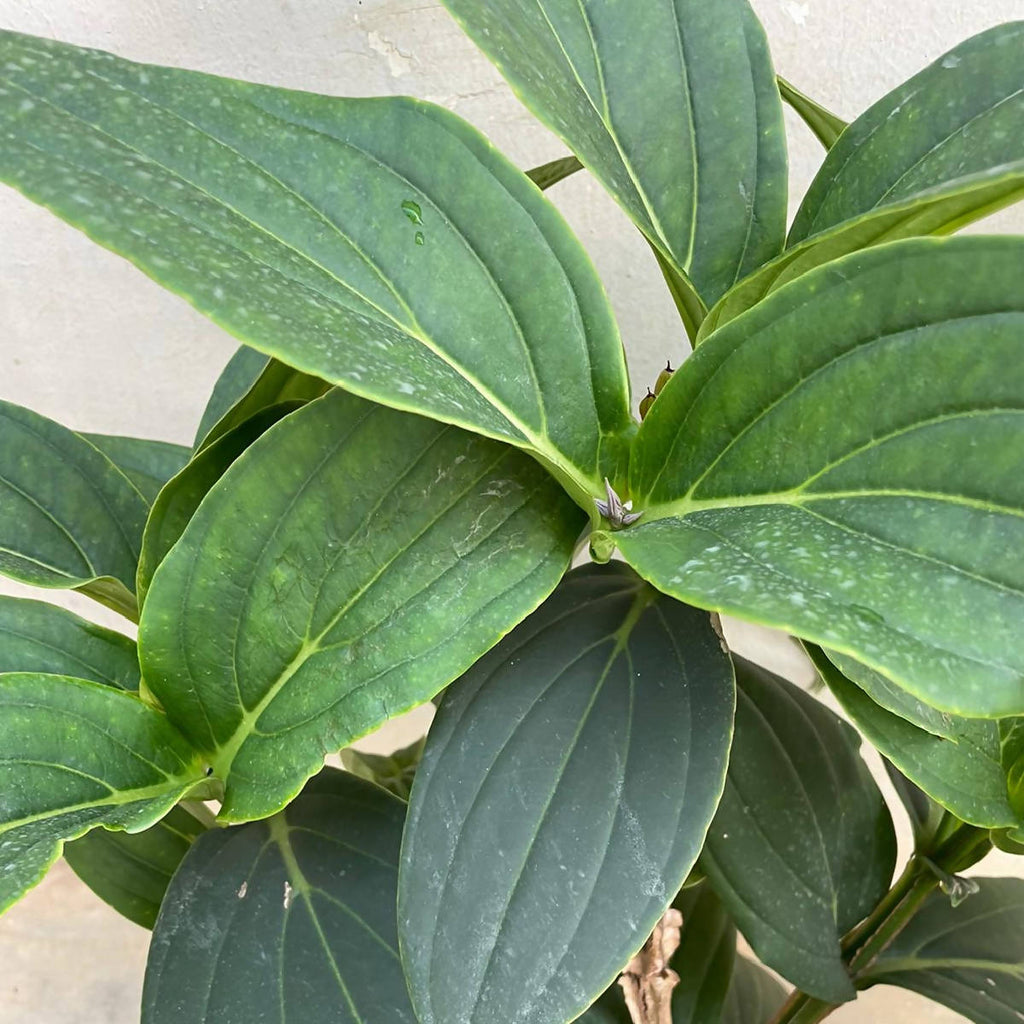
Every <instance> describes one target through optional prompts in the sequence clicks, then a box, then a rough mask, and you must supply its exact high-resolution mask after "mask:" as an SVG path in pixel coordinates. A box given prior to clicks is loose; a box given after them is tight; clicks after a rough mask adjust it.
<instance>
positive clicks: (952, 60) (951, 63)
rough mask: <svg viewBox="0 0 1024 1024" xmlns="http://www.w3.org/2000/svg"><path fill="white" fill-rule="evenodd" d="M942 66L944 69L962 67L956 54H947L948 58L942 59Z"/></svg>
mask: <svg viewBox="0 0 1024 1024" xmlns="http://www.w3.org/2000/svg"><path fill="white" fill-rule="evenodd" d="M942 66H943V67H944V68H958V67H960V58H959V57H957V56H956V54H953V53H947V54H946V56H945V57H943V58H942Z"/></svg>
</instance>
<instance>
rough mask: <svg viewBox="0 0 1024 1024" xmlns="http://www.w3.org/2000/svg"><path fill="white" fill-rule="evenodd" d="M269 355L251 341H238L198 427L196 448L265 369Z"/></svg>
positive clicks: (215, 383) (211, 394)
mask: <svg viewBox="0 0 1024 1024" xmlns="http://www.w3.org/2000/svg"><path fill="white" fill-rule="evenodd" d="M269 362H270V356H268V355H266V354H265V353H264V352H257V351H256V349H254V348H249V346H248V345H239V346H238V348H237V349H236V351H235V354H234V355H233V356H232V357H231V358H230V359H229V360H228V361H227V365H226V366H225V367H224V369H223V370H221V373H220V376H219V377H218V378H217V380H216V381H215V382H214V385H213V391H212V392H211V393H210V398H209V400H208V401H207V403H206V408H205V409H204V410H203V418H202V419H201V420H200V421H199V426H198V428H197V429H196V437H195V441H194V442H193V445H192V447H193V449H197V448H199V447H200V446H201V445H202V444H203V442H204V440H205V439H206V436H207V435H208V434H209V433H210V431H211V430H212V429H213V427H214V425H215V424H216V422H217V421H218V420H219V419H220V418H221V417H222V416H223V415H224V414H225V413H226V412H227V411H228V410H229V409H230V408H231V407H232V406H233V405H234V404H235V403H236V402H238V401H239V400H240V399H241V398H242V397H243V396H244V395H245V393H246V392H247V391H248V390H249V389H250V388H251V387H252V386H253V384H255V383H256V380H257V379H258V378H259V375H260V374H261V373H262V372H263V371H264V369H266V366H267V363H269Z"/></svg>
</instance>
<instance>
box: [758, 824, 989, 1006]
mask: <svg viewBox="0 0 1024 1024" xmlns="http://www.w3.org/2000/svg"><path fill="white" fill-rule="evenodd" d="M991 846H992V843H991V840H990V838H989V833H988V832H987V831H986V830H984V829H978V828H974V827H973V826H971V825H960V826H959V827H958V828H956V829H954V830H953V831H952V832H951V833H950V835H949V837H948V838H947V840H946V841H945V842H944V843H943V844H942V845H941V846H940V847H939V849H938V850H936V851H935V852H934V853H933V854H932V855H931V858H930V859H931V860H932V861H933V862H934V863H935V864H936V865H937V866H939V867H940V868H941V870H942V871H945V872H948V873H949V874H955V873H956V872H957V871H962V870H964V868H966V867H969V866H970V865H971V864H974V863H976V862H977V861H978V860H979V859H980V858H981V857H982V856H984V854H985V853H987V852H988V850H989V849H991ZM925 860H926V858H923V857H922V856H921V855H920V854H915V855H914V856H913V857H912V858H911V859H910V861H909V862H908V863H907V866H906V868H904V870H903V873H902V874H901V875H900V877H899V878H898V879H897V880H896V881H895V882H894V883H893V886H892V888H891V889H890V890H889V891H888V892H887V893H886V894H885V896H884V897H883V898H882V899H881V900H880V901H879V903H878V906H877V907H875V909H874V910H873V911H872V912H871V913H870V914H869V915H868V917H866V918H865V919H864V920H863V921H862V922H861V923H860V924H859V925H857V926H856V927H855V928H853V929H852V930H851V931H849V932H847V934H846V935H845V936H844V938H843V941H842V950H843V956H844V957H845V959H846V961H847V963H848V964H849V970H850V974H851V976H852V977H853V980H854V984H856V983H857V981H858V980H860V978H861V977H862V976H863V975H864V973H865V972H866V971H867V970H868V969H869V968H870V967H871V965H872V964H873V963H874V962H875V960H877V959H878V957H879V956H881V954H882V953H884V952H885V950H886V949H888V947H889V945H890V944H891V943H892V941H893V940H894V939H895V938H896V936H897V935H899V933H900V932H901V931H902V930H903V929H904V928H905V927H906V926H907V924H908V923H909V922H910V920H911V918H912V917H913V916H914V915H915V914H916V913H917V911H918V910H919V909H920V908H921V904H922V903H924V901H925V900H926V899H928V897H929V896H930V895H931V894H932V893H933V892H934V891H935V890H936V889H937V888H938V887H939V884H940V879H939V876H938V875H937V874H936V873H935V872H934V871H933V870H932V869H931V868H929V866H928V865H927V864H926V863H925ZM841 1005H842V1004H840V1003H827V1002H823V1001H822V1000H820V999H816V998H815V997H814V996H811V995H808V994H807V993H806V992H801V991H799V990H797V991H795V992H793V993H792V994H791V995H790V997H789V999H787V1000H786V1002H785V1003H784V1004H783V1006H782V1008H781V1009H780V1010H779V1012H778V1013H777V1014H776V1015H775V1016H774V1017H773V1018H772V1020H771V1024H817V1022H818V1021H821V1020H824V1019H825V1018H826V1017H827V1016H828V1015H829V1014H831V1013H832V1011H833V1010H836V1009H838V1008H839V1006H841Z"/></svg>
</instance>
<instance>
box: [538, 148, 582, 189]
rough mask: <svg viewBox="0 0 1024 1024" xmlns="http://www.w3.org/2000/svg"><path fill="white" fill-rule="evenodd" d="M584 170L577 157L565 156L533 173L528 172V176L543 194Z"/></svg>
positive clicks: (551, 161)
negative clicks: (571, 175) (564, 179)
mask: <svg viewBox="0 0 1024 1024" xmlns="http://www.w3.org/2000/svg"><path fill="white" fill-rule="evenodd" d="M582 170H583V164H581V163H580V162H579V160H578V159H577V158H576V157H574V156H563V157H559V158H558V159H557V160H549V161H548V162H547V163H546V164H541V165H540V167H534V168H533V170H532V171H527V172H526V176H527V177H528V178H529V179H530V181H532V182H533V183H534V185H536V186H537V188H539V189H540V190H541V191H542V192H543V191H544V190H545V189H548V188H551V186H552V185H557V184H558V183H559V182H560V181H561V180H562V179H563V178H568V177H569V175H570V174H575V173H576V172H577V171H582Z"/></svg>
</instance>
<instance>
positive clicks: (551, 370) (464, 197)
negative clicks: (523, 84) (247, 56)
mask: <svg viewBox="0 0 1024 1024" xmlns="http://www.w3.org/2000/svg"><path fill="white" fill-rule="evenodd" d="M0 67H2V69H3V70H2V73H0V131H2V132H3V137H4V145H3V147H2V149H0V180H3V181H6V182H8V183H9V184H12V185H14V186H15V187H16V188H18V189H20V190H21V191H23V192H24V193H25V194H26V195H27V196H29V197H30V198H31V199H34V200H35V201H36V202H39V203H42V204H43V205H45V206H47V207H49V208H50V209H51V210H53V211H54V212H55V213H57V214H58V215H59V216H61V217H62V218H64V219H65V220H67V221H69V222H70V223H72V224H73V225H75V226H77V227H80V228H81V229H82V230H84V231H85V232H87V233H88V234H89V235H90V236H91V237H92V238H94V239H96V240H97V241H98V242H100V243H101V244H103V245H105V246H107V247H108V248H111V249H113V250H115V251H116V252H119V253H121V254H122V255H124V256H126V257H128V258H129V259H130V260H132V261H133V262H134V263H136V264H137V265H138V266H139V267H141V268H142V269H143V270H144V271H145V272H146V273H147V274H149V275H150V276H152V277H153V278H154V279H156V280H157V281H159V282H160V283H161V284H163V285H164V286H165V287H167V288H170V289H171V290H172V291H175V292H177V293H178V294H181V295H183V296H184V297H185V298H187V299H188V300H189V301H190V302H191V303H192V304H193V305H195V306H196V308H197V309H199V310H200V311H201V312H203V313H206V314H207V315H208V316H210V317H211V318H212V319H214V320H215V321H217V322H218V323H219V324H221V325H222V326H223V327H225V328H226V329H227V330H229V331H230V332H231V333H233V334H235V335H236V336H237V337H239V338H240V339H241V340H242V341H244V342H245V343H246V344H248V345H250V346H251V347H252V348H255V349H258V350H259V351H262V352H265V353H268V354H270V355H274V356H277V357H279V358H280V359H282V360H283V361H284V362H287V363H290V364H291V365H293V366H295V367H297V368H298V369H300V370H303V371H306V372H308V373H310V374H313V375H315V376H318V377H323V378H324V379H325V380H328V381H331V382H334V383H341V384H344V386H345V387H346V388H348V389H349V390H352V391H354V392H356V393H358V394H361V395H364V396H366V397H368V398H372V399H375V400H377V401H380V402H383V403H385V404H388V405H392V406H394V407H397V408H402V409H408V410H411V411H414V412H421V413H424V414H426V415H429V416H432V417H435V418H438V419H441V420H444V421H446V422H451V423H455V424H459V425H462V426H466V427H468V428H470V429H472V430H475V431H478V432H480V433H483V434H487V435H489V436H492V437H496V438H500V439H503V440H508V441H511V442H512V443H513V444H516V445H520V446H522V447H525V448H528V449H530V450H531V451H533V452H535V453H536V454H537V455H538V456H540V457H541V458H542V459H544V460H545V461H546V462H547V463H548V464H550V465H551V467H552V468H553V469H554V470H555V471H556V472H557V473H559V474H560V476H561V477H563V478H564V480H565V482H566V484H567V485H568V486H570V487H572V489H573V491H574V493H575V495H576V497H577V499H578V500H580V501H581V502H583V503H584V504H587V505H588V506H589V505H590V500H589V498H590V496H591V495H600V494H601V493H602V477H603V476H604V475H608V476H609V477H612V478H613V479H614V478H615V477H616V476H619V475H621V473H622V472H623V471H624V460H625V447H626V440H627V437H628V435H629V434H630V432H631V430H632V419H631V417H630V414H629V392H628V382H627V377H626V369H625V362H624V359H623V354H622V345H621V342H620V340H619V335H618V331H617V328H616V326H615V323H614V321H613V319H612V316H611V311H610V309H609V306H608V302H607V299H606V297H605V295H604V292H603V290H602V288H601V285H600V282H599V281H598V279H597V277H596V275H595V273H594V270H593V267H592V266H591V264H590V261H589V260H588V259H587V257H586V254H585V253H584V252H583V250H582V248H581V246H580V245H579V243H578V242H577V241H576V239H575V238H574V237H573V235H572V234H571V232H570V231H569V229H568V227H567V226H566V224H565V222H564V221H563V220H562V218H561V216H560V215H559V214H558V212H557V211H556V210H555V208H554V207H553V206H552V205H551V204H550V203H549V202H548V201H547V200H546V199H545V198H544V197H543V196H542V195H541V194H540V193H539V192H538V190H537V188H536V186H534V185H533V183H532V182H530V180H529V179H528V178H527V177H526V176H525V175H524V174H522V173H521V172H520V171H519V170H518V169H516V168H515V167H513V166H512V165H511V164H510V163H508V162H507V161H506V160H505V159H504V158H503V157H502V156H501V155H500V154H499V153H498V152H497V151H496V150H495V149H494V148H493V147H492V146H490V145H489V144H488V143H487V141H486V140H485V139H484V138H483V137H482V136H481V135H479V134H478V133H477V132H476V131H475V130H474V129H472V128H471V127H470V126H469V125H467V124H465V123H464V122H463V121H461V120H459V119H458V118H457V117H455V116H454V115H453V114H451V113H449V112H448V111H446V110H443V109H441V108H439V107H435V106H431V105H429V104H426V103H421V102H417V101H415V100H411V99H404V98H394V97H388V98H382V99H366V100H363V99H333V98H330V97H325V96H316V95H313V94H309V93H299V92H293V91H289V90H284V89H274V88H270V87H266V86H259V85H252V84H248V83H244V82H236V81H232V80H228V79H222V78H215V77H212V76H209V75H202V74H198V73H195V72H188V71H181V70H177V69H173V68H159V67H151V66H144V65H140V64H134V63H131V62H128V61H124V60H119V59H118V58H116V57H113V56H111V55H109V54H104V53H99V52H96V51H92V50H82V49H79V48H77V47H73V46H68V45H65V44H62V43H56V42H52V41H50V40H44V39H36V38H33V37H30V36H23V35H18V34H16V33H10V32H5V33H3V34H2V35H0ZM748 143H749V140H748ZM553 338H554V339H557V341H558V344H552V339H553Z"/></svg>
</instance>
